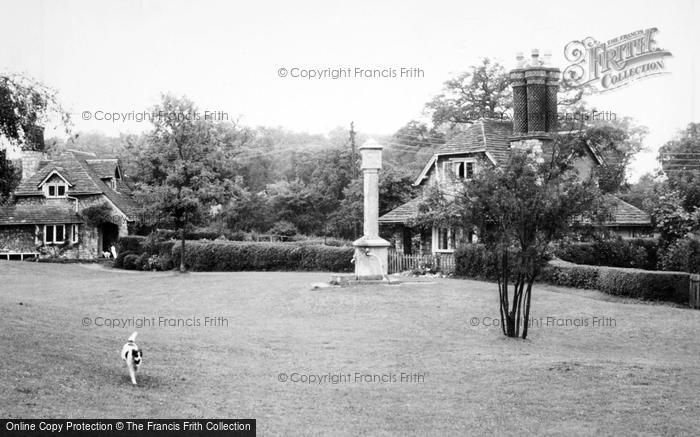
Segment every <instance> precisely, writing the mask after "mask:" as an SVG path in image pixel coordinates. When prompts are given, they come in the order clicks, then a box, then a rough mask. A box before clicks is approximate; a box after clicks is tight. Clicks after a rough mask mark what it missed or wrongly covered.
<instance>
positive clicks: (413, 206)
mask: <svg viewBox="0 0 700 437" xmlns="http://www.w3.org/2000/svg"><path fill="white" fill-rule="evenodd" d="M609 199H610V201H611V202H612V203H613V204H614V209H613V211H612V216H613V220H611V221H608V222H606V223H605V226H651V218H650V217H649V215H648V214H647V213H645V212H644V211H642V210H641V209H639V208H637V207H635V206H632V205H630V204H629V203H627V202H625V201H623V200H620V199H618V198H617V197H615V196H609ZM421 200H422V199H421V198H420V197H418V198H415V199H413V200H411V201H409V202H406V203H404V204H403V205H401V206H399V207H397V208H395V209H393V210H391V211H389V212H388V213H386V214H384V215H383V216H381V217H379V223H409V222H410V221H411V219H413V218H415V217H416V216H417V215H418V206H419V205H420V202H421Z"/></svg>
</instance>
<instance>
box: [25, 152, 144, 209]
mask: <svg viewBox="0 0 700 437" xmlns="http://www.w3.org/2000/svg"><path fill="white" fill-rule="evenodd" d="M89 161H93V164H91V163H90V162H89ZM117 166H118V160H116V158H106V159H101V158H97V157H96V156H95V154H93V153H86V152H79V151H75V150H70V151H68V152H65V153H62V154H61V155H59V156H58V158H56V159H54V160H52V161H50V162H49V163H48V164H46V165H44V166H43V167H41V168H40V169H39V170H38V171H37V172H36V173H35V174H34V175H33V176H31V177H29V178H27V179H24V180H22V182H21V183H20V185H19V187H18V188H17V190H15V193H14V194H15V196H17V197H26V196H42V195H43V192H42V191H41V189H40V187H39V184H40V183H41V181H43V180H44V179H45V178H46V177H47V176H49V175H50V174H51V172H52V171H53V170H54V169H59V170H60V173H61V175H62V176H63V177H64V178H66V179H67V180H68V181H70V183H71V184H72V186H71V189H70V191H69V193H68V195H70V196H84V195H99V194H103V195H104V196H105V197H107V199H108V200H109V201H110V202H111V203H113V204H114V206H115V207H116V208H117V209H119V210H120V211H121V212H123V213H124V214H125V215H126V216H127V217H128V218H129V219H133V217H134V215H135V209H136V205H135V203H134V202H133V200H132V199H131V197H130V194H131V191H130V190H129V187H128V186H127V185H126V184H125V183H124V182H123V181H122V180H120V181H117V190H118V191H115V190H113V189H112V187H111V186H109V184H107V183H105V182H104V181H102V177H101V174H104V171H105V170H109V171H110V172H111V176H114V170H115V169H116V168H117Z"/></svg>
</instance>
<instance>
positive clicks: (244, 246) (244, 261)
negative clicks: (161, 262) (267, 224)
mask: <svg viewBox="0 0 700 437" xmlns="http://www.w3.org/2000/svg"><path fill="white" fill-rule="evenodd" d="M185 250H186V254H185V265H186V266H187V267H188V269H190V270H194V271H241V270H261V271H265V270H292V271H297V270H314V271H331V272H349V271H351V270H352V268H353V265H352V263H351V259H352V257H353V254H354V248H352V247H330V246H300V245H296V244H284V243H245V242H227V241H214V242H198V241H188V242H187V244H186V248H185ZM180 252H181V247H180V245H179V244H176V245H175V246H174V247H173V249H172V259H173V263H174V265H179V264H180Z"/></svg>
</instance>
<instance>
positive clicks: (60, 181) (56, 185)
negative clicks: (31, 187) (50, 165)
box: [37, 169, 72, 199]
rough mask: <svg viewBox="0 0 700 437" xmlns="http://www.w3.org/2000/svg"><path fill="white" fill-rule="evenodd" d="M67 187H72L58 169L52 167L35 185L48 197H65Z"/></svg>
mask: <svg viewBox="0 0 700 437" xmlns="http://www.w3.org/2000/svg"><path fill="white" fill-rule="evenodd" d="M69 187H72V185H71V184H70V182H68V180H67V179H66V178H65V177H63V175H62V174H61V173H59V171H58V169H53V170H52V171H51V172H50V173H49V174H47V175H46V177H45V178H44V179H43V180H42V181H41V182H40V183H39V184H38V186H37V188H38V189H40V190H42V191H43V192H44V196H46V197H47V198H49V199H60V198H64V197H67V195H68V188H69Z"/></svg>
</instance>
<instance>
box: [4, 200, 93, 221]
mask: <svg viewBox="0 0 700 437" xmlns="http://www.w3.org/2000/svg"><path fill="white" fill-rule="evenodd" d="M66 223H83V220H82V219H81V218H80V217H79V216H78V214H76V212H75V208H74V207H73V206H72V205H30V204H23V203H19V204H15V205H11V206H4V207H0V225H34V224H36V225H51V224H66Z"/></svg>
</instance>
